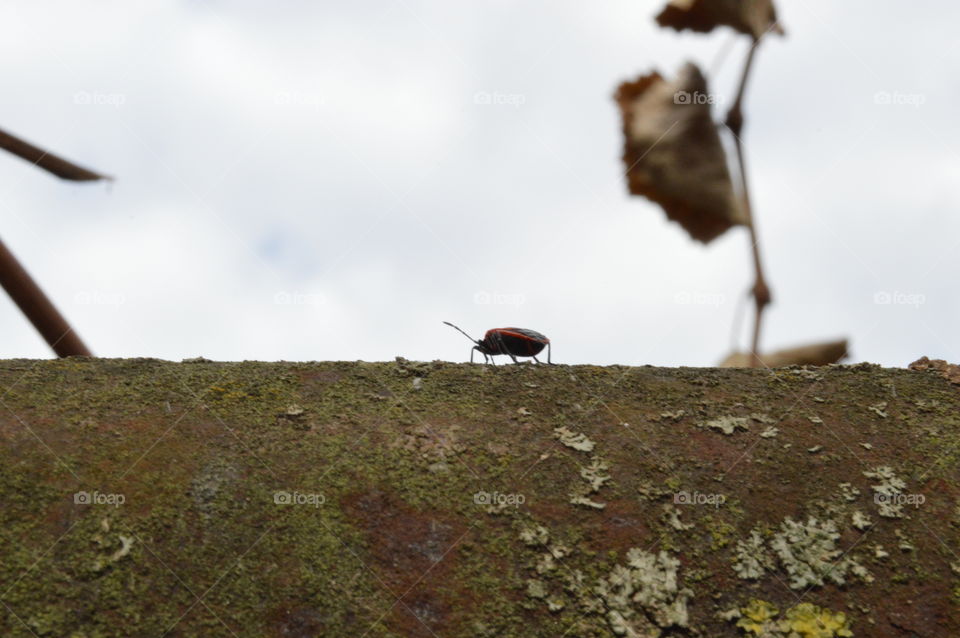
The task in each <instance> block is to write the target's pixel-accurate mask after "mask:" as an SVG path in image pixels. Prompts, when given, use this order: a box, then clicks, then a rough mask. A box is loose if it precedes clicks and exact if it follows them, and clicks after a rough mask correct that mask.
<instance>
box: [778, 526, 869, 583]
mask: <svg viewBox="0 0 960 638" xmlns="http://www.w3.org/2000/svg"><path fill="white" fill-rule="evenodd" d="M838 538H840V534H839V532H837V525H836V523H834V522H833V521H819V520H817V519H816V518H813V517H810V518H809V519H808V520H807V522H806V523H801V522H797V521H794V520H793V519H791V518H790V517H789V516H788V517H787V518H786V519H784V521H783V522H782V523H781V524H780V532H779V533H777V534H775V535H774V537H773V540H772V541H770V547H771V548H772V549H773V551H774V552H776V554H777V556H778V557H779V559H780V564H781V565H782V566H783V568H784V569H785V570H786V571H787V573H788V574H789V575H790V587H791V588H792V589H807V588H808V587H814V586H817V587H819V586H823V585H824V584H825V582H826V581H828V580H829V581H831V582H833V583H836V584H837V585H842V584H844V583H845V582H846V579H845V575H846V573H847V572H848V571H849V570H850V569H851V567H853V566H854V565H857V562H856V561H855V560H854V559H853V558H852V557H850V556H842V552H841V551H840V550H839V549H837V545H836V541H837V539H838Z"/></svg>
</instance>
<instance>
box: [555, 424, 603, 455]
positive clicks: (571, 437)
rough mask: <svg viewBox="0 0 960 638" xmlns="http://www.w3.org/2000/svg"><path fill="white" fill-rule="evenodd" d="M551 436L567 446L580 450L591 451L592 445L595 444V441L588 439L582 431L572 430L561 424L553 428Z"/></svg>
mask: <svg viewBox="0 0 960 638" xmlns="http://www.w3.org/2000/svg"><path fill="white" fill-rule="evenodd" d="M553 436H554V438H556V439H559V440H560V442H561V443H563V444H564V445H566V446H567V447H569V448H573V449H574V450H580V451H581V452H592V451H593V448H594V446H596V443H594V442H593V441H591V440H590V439H588V438H587V435H586V434H584V433H583V432H574V431H573V430H571V429H569V428H566V427H563V426H560V427H558V428H554V429H553Z"/></svg>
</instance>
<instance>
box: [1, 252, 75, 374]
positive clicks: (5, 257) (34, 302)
mask: <svg viewBox="0 0 960 638" xmlns="http://www.w3.org/2000/svg"><path fill="white" fill-rule="evenodd" d="M0 286H2V287H3V289H4V290H6V291H7V294H9V295H10V298H11V299H13V302H14V303H15V304H17V306H19V307H20V310H22V311H23V314H25V315H26V316H27V319H29V320H30V323H32V324H33V327H34V328H36V329H37V332H39V333H40V334H41V335H42V336H43V338H44V339H45V340H46V342H47V343H48V344H49V345H50V347H51V348H52V349H53V351H54V352H55V353H56V354H57V356H58V357H69V356H73V355H81V356H85V357H92V356H93V354H92V353H91V352H90V350H89V349H87V346H86V345H84V343H83V341H81V340H80V337H79V336H78V335H77V333H76V332H74V330H73V328H71V327H70V324H68V323H67V320H66V319H64V318H63V315H61V314H60V313H59V312H58V311H57V309H56V308H55V307H54V305H53V303H52V302H51V301H50V299H49V298H47V296H46V295H45V294H43V291H42V290H41V289H40V286H38V285H37V282H35V281H34V280H33V278H32V277H31V276H30V274H29V273H28V272H27V271H26V270H24V268H23V266H21V265H20V262H18V261H17V258H16V257H14V256H13V253H11V252H10V251H9V250H7V247H6V246H5V245H4V244H3V242H2V241H0Z"/></svg>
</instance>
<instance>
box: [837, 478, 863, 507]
mask: <svg viewBox="0 0 960 638" xmlns="http://www.w3.org/2000/svg"><path fill="white" fill-rule="evenodd" d="M840 498H842V499H843V500H845V501H849V502H851V503H852V502H853V501H855V500H857V499H858V498H860V490H859V489H857V488H855V487H854V486H853V485H852V484H850V483H841V484H840Z"/></svg>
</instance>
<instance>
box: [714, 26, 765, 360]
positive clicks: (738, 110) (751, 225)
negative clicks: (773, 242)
mask: <svg viewBox="0 0 960 638" xmlns="http://www.w3.org/2000/svg"><path fill="white" fill-rule="evenodd" d="M759 44H760V41H759V40H756V39H755V40H754V41H753V43H752V44H751V46H750V51H749V53H747V59H746V62H745V63H744V65H743V73H742V74H741V75H740V86H739V88H738V89H737V99H736V100H735V101H734V103H733V106H732V107H731V108H730V111H729V112H728V113H727V119H726V122H725V124H726V125H727V128H729V129H730V132H731V133H733V141H734V147H735V148H736V151H737V163H738V165H739V167H740V195H741V197H742V198H743V210H744V214H745V215H746V217H747V229H748V230H749V231H750V248H751V250H752V252H753V268H754V274H755V279H754V284H753V290H752V294H753V298H754V301H755V302H756V306H755V308H756V311H755V313H754V322H753V340H752V343H751V346H750V365H751V367H754V368H757V367H759V366H760V365H761V361H760V354H759V349H760V328H761V326H762V323H763V311H764V309H765V308H766V307H767V306H768V305H769V304H770V301H771V300H772V295H771V294H770V288H769V287H768V286H767V281H766V278H765V277H764V276H763V262H762V261H761V259H760V239H759V237H758V236H757V228H756V223H755V222H754V217H753V207H752V205H751V203H750V189H749V188H748V186H747V168H746V159H745V158H744V151H743V140H742V139H741V133H742V131H743V96H744V91H745V90H746V88H747V80H748V79H749V77H750V70H751V68H753V58H754V54H755V53H756V51H757V46H758V45H759Z"/></svg>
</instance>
